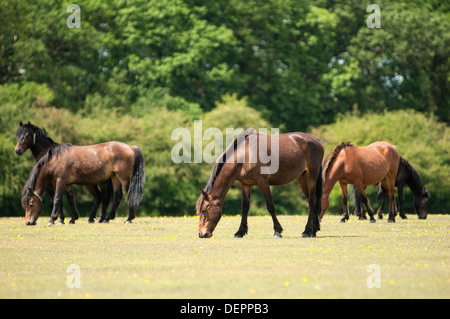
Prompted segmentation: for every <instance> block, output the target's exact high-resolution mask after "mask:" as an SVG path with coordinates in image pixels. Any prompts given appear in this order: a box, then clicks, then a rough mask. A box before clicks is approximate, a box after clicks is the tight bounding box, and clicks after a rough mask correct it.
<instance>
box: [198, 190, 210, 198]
mask: <svg viewBox="0 0 450 319" xmlns="http://www.w3.org/2000/svg"><path fill="white" fill-rule="evenodd" d="M200 191H201V192H202V195H203V198H206V199H207V198H209V195H208V193H206V191H205V190H204V189H203V188H202V189H200Z"/></svg>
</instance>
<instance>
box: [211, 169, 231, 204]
mask: <svg viewBox="0 0 450 319" xmlns="http://www.w3.org/2000/svg"><path fill="white" fill-rule="evenodd" d="M235 167H236V166H235V165H234V164H231V165H227V164H225V166H224V167H223V168H222V170H221V172H220V174H219V176H217V178H216V181H215V182H214V186H213V187H212V190H211V196H212V198H213V199H215V200H219V201H220V202H221V203H222V204H223V202H224V200H225V196H226V195H227V193H228V191H229V190H230V188H231V185H233V183H234V181H235V180H236V177H235V170H236V169H235Z"/></svg>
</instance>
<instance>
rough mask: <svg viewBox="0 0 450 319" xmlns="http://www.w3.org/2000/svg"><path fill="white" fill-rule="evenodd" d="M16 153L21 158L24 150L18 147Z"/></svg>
mask: <svg viewBox="0 0 450 319" xmlns="http://www.w3.org/2000/svg"><path fill="white" fill-rule="evenodd" d="M14 152H15V153H16V154H17V155H19V156H21V155H22V154H23V150H22V149H21V148H20V147H16V148H15V149H14Z"/></svg>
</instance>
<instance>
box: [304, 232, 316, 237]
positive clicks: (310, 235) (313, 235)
mask: <svg viewBox="0 0 450 319" xmlns="http://www.w3.org/2000/svg"><path fill="white" fill-rule="evenodd" d="M313 237H316V234H314V233H307V232H303V233H302V238H313Z"/></svg>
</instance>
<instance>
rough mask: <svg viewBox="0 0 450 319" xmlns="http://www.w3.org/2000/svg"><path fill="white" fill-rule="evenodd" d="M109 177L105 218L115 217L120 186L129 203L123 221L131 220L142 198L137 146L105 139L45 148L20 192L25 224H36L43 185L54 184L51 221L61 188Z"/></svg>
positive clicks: (142, 177) (142, 174) (142, 176)
mask: <svg viewBox="0 0 450 319" xmlns="http://www.w3.org/2000/svg"><path fill="white" fill-rule="evenodd" d="M109 178H111V181H112V184H113V188H114V203H113V206H112V208H111V212H110V214H109V215H108V216H107V217H106V221H109V220H110V219H113V218H114V217H115V212H116V209H117V207H118V205H119V203H120V201H121V199H122V186H123V187H125V190H126V191H127V199H128V207H129V215H128V220H127V222H131V220H132V219H134V217H135V208H136V207H137V206H138V205H139V204H140V202H141V200H142V195H143V191H144V183H145V172H144V156H143V154H142V151H141V150H140V149H139V147H137V146H129V145H127V144H124V143H121V142H107V143H102V144H96V145H89V146H73V145H70V144H60V145H58V146H56V147H54V148H51V149H49V150H48V152H47V153H46V154H45V155H44V156H42V157H41V159H39V161H38V162H37V163H36V165H35V166H34V168H33V170H32V171H31V173H30V177H29V179H28V181H27V183H26V185H25V187H24V190H23V193H22V205H23V207H24V208H25V222H26V224H27V225H35V224H36V220H37V218H38V217H39V214H40V213H41V211H42V208H43V202H42V194H43V193H44V192H45V191H46V190H47V189H49V188H53V187H54V188H55V198H54V201H53V209H52V214H51V217H50V220H51V221H54V220H55V219H56V218H57V211H58V207H59V205H60V204H61V197H62V193H63V190H65V189H68V188H69V189H70V185H72V184H78V185H97V184H100V183H102V182H104V181H106V180H107V179H109ZM94 214H95V211H94ZM89 218H90V219H91V218H93V216H89Z"/></svg>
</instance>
